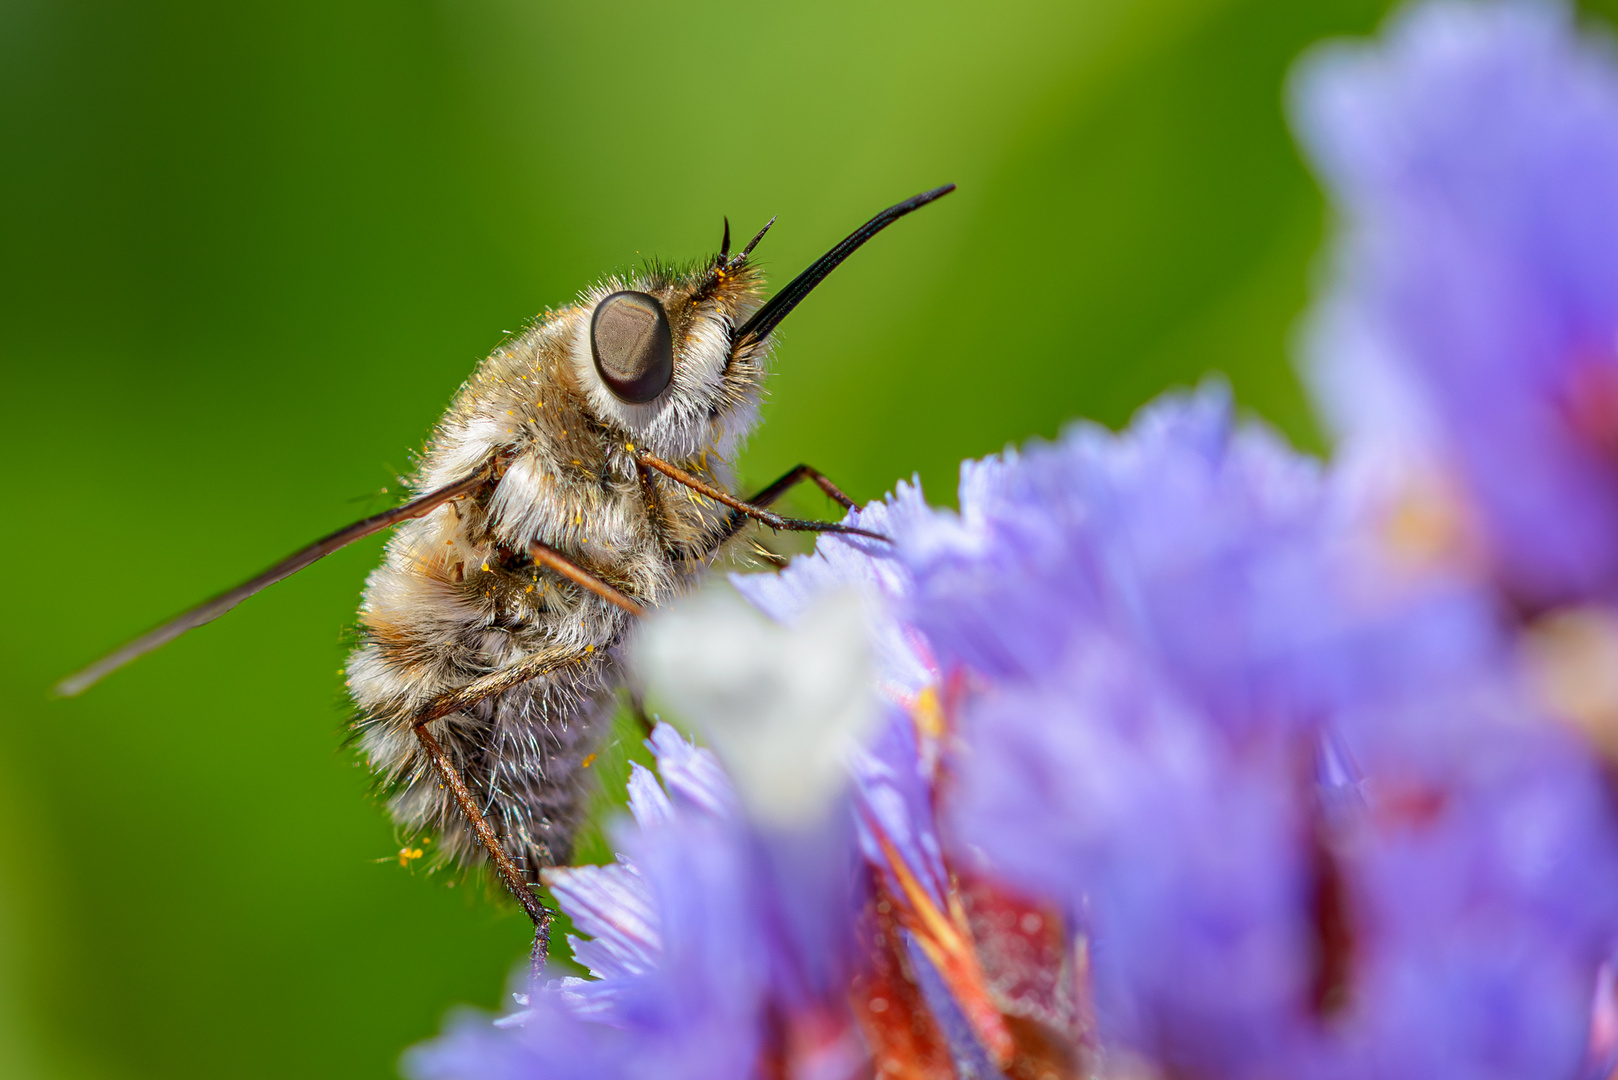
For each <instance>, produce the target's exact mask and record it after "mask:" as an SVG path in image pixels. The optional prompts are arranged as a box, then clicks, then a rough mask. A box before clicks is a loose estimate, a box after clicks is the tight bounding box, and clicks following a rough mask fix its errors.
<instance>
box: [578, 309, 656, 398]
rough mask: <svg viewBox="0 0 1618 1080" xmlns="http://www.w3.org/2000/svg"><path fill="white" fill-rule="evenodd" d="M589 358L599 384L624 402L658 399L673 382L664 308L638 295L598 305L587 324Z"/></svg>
mask: <svg viewBox="0 0 1618 1080" xmlns="http://www.w3.org/2000/svg"><path fill="white" fill-rule="evenodd" d="M590 355H591V356H593V357H595V362H596V371H597V373H599V374H600V376H601V381H602V382H604V383H606V384H607V389H609V390H611V391H612V392H613V393H614V394H616V395H617V396H618V397H620V398H622V399H623V400H624V401H627V402H629V403H630V404H633V405H640V404H643V403H645V402H648V401H651V400H652V399H653V398H655V397H657V395H659V394H661V393H662V392H663V391H664V390H665V389H666V388H667V387H668V385H669V380H670V379H672V378H674V334H673V333H672V332H671V331H670V330H669V317H668V315H667V314H666V313H665V312H664V311H663V305H662V304H660V303H658V302H657V298H656V297H653V296H647V295H646V294H645V293H642V292H615V293H613V294H612V295H611V296H609V297H607V298H606V299H605V300H603V301H601V303H599V304H597V305H596V311H595V315H594V316H593V317H592V318H591V319H590Z"/></svg>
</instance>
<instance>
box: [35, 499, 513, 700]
mask: <svg viewBox="0 0 1618 1080" xmlns="http://www.w3.org/2000/svg"><path fill="white" fill-rule="evenodd" d="M484 478H485V472H484V471H482V470H480V471H478V472H476V473H474V474H472V475H471V476H468V477H465V478H464V479H461V480H457V481H455V482H454V483H453V484H446V485H445V486H443V487H441V488H439V489H438V490H436V491H429V492H428V493H427V494H425V495H421V496H418V497H417V498H414V499H412V500H410V501H409V502H407V503H405V504H404V505H403V506H396V507H394V508H393V509H392V510H384V511H383V512H382V513H380V514H375V515H373V516H371V517H368V518H366V519H365V520H363V521H356V522H355V523H354V524H352V525H350V526H348V527H347V528H346V529H338V530H337V531H336V532H334V533H332V534H331V535H330V536H326V537H322V538H321V539H319V540H316V541H315V542H314V543H312V544H310V545H309V546H308V547H305V548H301V549H299V550H298V551H295V552H293V553H292V554H291V555H288V556H287V557H286V558H284V559H282V560H281V561H280V562H278V563H276V564H275V565H274V566H272V567H270V568H269V569H268V570H266V571H264V572H263V573H262V574H260V575H258V576H257V577H255V578H252V579H250V580H248V581H244V582H242V583H241V584H240V585H238V586H236V587H235V588H234V589H231V590H229V591H227V592H222V593H220V594H219V595H218V596H216V597H214V598H213V599H211V600H205V601H203V602H202V603H200V604H198V605H197V606H196V607H194V608H191V609H190V610H189V611H185V612H182V613H181V614H179V615H176V616H175V617H174V618H172V619H170V620H169V621H168V622H166V623H164V624H163V625H162V626H159V627H156V628H154V629H152V630H148V631H147V632H146V633H144V634H142V635H141V636H140V637H138V638H136V639H135V640H134V641H131V642H129V643H128V644H126V645H123V646H121V647H119V648H117V649H114V650H113V651H112V652H110V653H108V654H107V655H106V656H103V657H102V658H101V659H100V660H97V661H96V662H95V663H93V664H91V665H90V666H89V667H87V668H85V669H84V670H83V671H80V672H77V673H75V674H73V675H69V676H68V677H67V678H65V679H63V680H62V681H61V682H59V683H57V684H56V686H55V688H54V692H55V693H56V695H57V696H58V697H73V696H74V695H75V694H81V693H83V692H84V691H85V690H87V689H89V687H90V686H91V685H93V684H94V683H97V682H99V681H100V680H101V679H103V678H105V677H106V676H108V675H110V674H112V673H113V672H114V671H117V670H118V669H119V668H121V667H123V666H124V665H125V664H127V663H129V662H130V661H131V660H134V659H136V658H137V657H140V656H144V655H146V654H147V653H149V652H151V651H152V650H153V649H159V648H162V647H163V646H164V645H167V644H168V643H169V642H171V641H173V640H174V639H175V638H177V637H179V636H180V635H181V634H183V633H185V632H186V631H187V630H195V629H196V628H197V627H199V626H201V625H203V624H204V623H210V622H213V621H214V620H215V619H217V618H219V616H221V615H223V614H224V613H225V612H227V611H229V610H230V609H231V608H233V607H235V606H236V605H237V604H239V603H241V602H242V601H243V600H246V599H247V598H248V597H249V596H252V595H253V594H254V593H256V592H261V591H263V590H264V589H267V588H269V587H270V586H271V585H274V584H275V583H276V582H277V581H281V580H284V579H285V578H289V577H291V576H292V575H293V574H296V573H297V572H298V571H299V570H302V569H303V568H304V567H306V566H308V565H310V564H311V563H314V562H318V561H319V560H321V559H324V558H325V557H326V556H327V555H330V554H331V553H332V552H334V551H336V550H337V549H338V548H341V547H346V546H348V545H349V544H352V543H353V542H354V541H356V540H358V539H360V538H362V537H366V536H370V535H371V534H372V533H375V532H381V531H382V530H383V529H386V528H388V527H390V526H393V525H397V524H399V523H400V522H401V521H408V520H410V519H411V518H418V517H425V516H426V515H428V514H430V513H431V512H432V511H434V510H436V509H437V508H438V507H440V506H442V505H443V504H444V503H447V502H449V501H450V500H451V499H454V498H458V497H460V496H462V495H465V494H466V493H467V492H469V491H472V490H473V489H475V488H476V487H477V486H478V485H479V484H480V483H482V482H483V480H484Z"/></svg>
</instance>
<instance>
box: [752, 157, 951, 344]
mask: <svg viewBox="0 0 1618 1080" xmlns="http://www.w3.org/2000/svg"><path fill="white" fill-rule="evenodd" d="M954 190H955V185H954V184H945V185H944V186H943V187H940V188H933V190H931V191H924V192H922V193H921V194H920V195H917V196H915V197H914V198H909V199H906V200H905V201H904V202H902V203H895V204H894V205H893V206H890V207H888V208H887V209H886V210H884V211H882V212H881V213H880V214H878V215H877V216H876V217H874V218H872V219H871V220H870V221H867V222H866V223H865V224H864V225H861V226H860V227H859V228H857V229H855V230H854V231H853V232H851V233H849V234H848V236H846V237H844V239H843V242H842V243H840V244H838V245H837V246H836V247H834V248H832V249H831V250H830V251H828V252H826V254H824V255H822V256H821V257H820V258H818V259H816V260H815V261H814V264H813V265H811V266H810V267H809V269H807V270H805V271H804V272H803V273H801V274H799V275H798V276H797V277H795V278H793V279H792V280H791V282H789V283H788V284H787V286H786V288H784V289H782V290H781V291H780V292H778V293H776V294H775V295H774V296H772V297H770V298H769V300H767V301H766V302H765V304H764V306H763V307H761V308H759V309H758V310H757V311H756V312H754V313H753V317H752V318H751V319H748V320H747V321H746V322H745V323H743V324H742V325H741V326H740V327H738V328H737V330H736V332H735V333H734V334H732V335H731V339H732V340H733V341H738V342H739V341H741V340H742V339H743V338H745V337H747V336H749V335H751V336H752V337H753V338H754V340H757V341H763V340H764V339H765V338H766V337H769V335H770V331H771V330H774V329H775V328H776V326H778V325H779V324H780V322H781V320H782V319H784V318H786V317H787V315H788V314H789V313H791V311H792V309H793V308H795V307H797V306H798V305H799V304H800V303H802V302H803V298H804V297H806V296H808V295H809V293H810V292H811V291H812V290H813V289H814V287H815V286H816V285H819V284H820V283H821V282H822V281H824V280H826V275H827V274H830V273H831V272H832V271H833V270H835V269H837V267H838V264H840V263H841V262H842V261H843V260H844V259H846V258H848V257H849V256H850V255H852V254H854V252H856V251H858V250H859V248H860V245H861V244H863V243H865V241H867V240H869V239H870V238H871V237H873V236H875V235H876V234H877V233H879V232H881V231H882V230H883V229H885V228H887V227H888V226H889V225H892V224H893V223H894V222H895V221H898V220H899V219H900V218H902V217H904V216H905V215H906V214H908V213H910V212H911V211H912V210H920V209H921V208H922V207H923V206H926V205H927V204H928V203H930V202H932V201H933V200H935V199H941V198H943V197H944V196H945V195H948V194H949V193H950V192H952V191H954Z"/></svg>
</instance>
